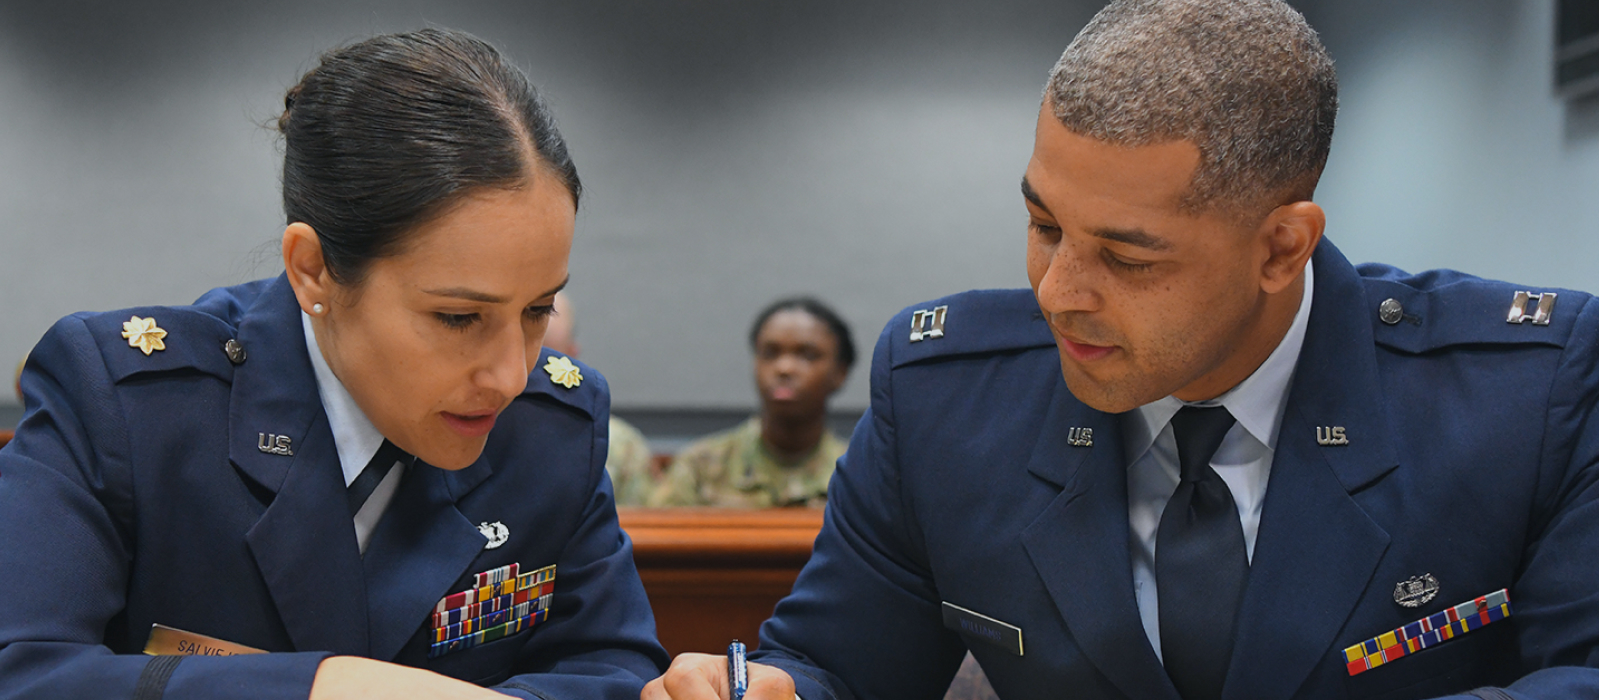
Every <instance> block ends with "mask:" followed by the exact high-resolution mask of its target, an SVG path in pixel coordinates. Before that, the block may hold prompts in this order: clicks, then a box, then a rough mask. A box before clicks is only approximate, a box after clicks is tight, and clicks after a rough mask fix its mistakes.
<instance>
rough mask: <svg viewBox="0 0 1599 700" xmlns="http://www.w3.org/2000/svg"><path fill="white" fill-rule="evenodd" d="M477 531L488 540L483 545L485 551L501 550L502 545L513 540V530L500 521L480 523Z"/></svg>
mask: <svg viewBox="0 0 1599 700" xmlns="http://www.w3.org/2000/svg"><path fill="white" fill-rule="evenodd" d="M477 531H478V532H481V533H483V539H486V540H488V542H485V543H484V544H483V548H484V549H499V548H500V545H502V544H505V541H506V540H509V539H511V528H508V527H506V526H505V523H502V522H500V521H498V520H496V521H494V522H492V523H478V524H477Z"/></svg>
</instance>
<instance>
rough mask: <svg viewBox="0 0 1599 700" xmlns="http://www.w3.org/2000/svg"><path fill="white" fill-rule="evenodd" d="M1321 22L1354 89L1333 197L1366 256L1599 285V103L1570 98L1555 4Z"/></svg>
mask: <svg viewBox="0 0 1599 700" xmlns="http://www.w3.org/2000/svg"><path fill="white" fill-rule="evenodd" d="M1306 14H1307V16H1309V18H1310V20H1311V22H1312V24H1313V25H1315V26H1316V27H1317V28H1318V29H1319V30H1320V31H1321V33H1322V37H1323V41H1324V42H1325V43H1326V45H1327V47H1328V50H1329V51H1330V52H1331V53H1332V54H1333V57H1334V59H1335V60H1336V61H1337V66H1338V73H1339V79H1340V82H1341V83H1342V85H1341V91H1340V92H1341V97H1342V102H1343V108H1342V110H1341V112H1340V114H1339V117H1338V128H1337V132H1336V134H1335V135H1334V136H1333V150H1332V157H1331V158H1330V159H1329V162H1328V167H1327V172H1326V174H1325V175H1324V176H1323V178H1322V185H1321V189H1320V191H1319V192H1318V193H1317V194H1318V196H1317V199H1318V200H1320V202H1321V204H1322V206H1323V207H1324V208H1326V209H1327V211H1328V215H1329V223H1328V236H1330V237H1331V238H1332V239H1333V240H1334V241H1335V242H1336V243H1337V244H1338V245H1339V247H1340V248H1342V249H1343V251H1344V253H1345V254H1346V255H1348V256H1349V257H1350V259H1351V260H1355V261H1357V262H1359V261H1366V260H1376V261H1382V262H1388V263H1391V264H1395V265H1398V266H1400V267H1403V268H1406V269H1409V270H1422V269H1428V268H1434V267H1452V268H1455V269H1459V270H1463V271H1465V272H1470V273H1472V274H1477V275H1483V276H1487V277H1495V278H1501V279H1510V280H1515V281H1519V282H1523V283H1525V284H1530V285H1549V286H1565V287H1575V288H1577V289H1582V290H1585V291H1599V100H1595V99H1593V98H1589V99H1588V100H1585V101H1581V102H1576V103H1567V102H1566V101H1564V100H1562V99H1560V98H1559V97H1557V96H1556V95H1555V94H1554V87H1553V85H1554V77H1553V75H1554V73H1553V65H1554V59H1553V56H1554V48H1553V43H1554V0H1411V1H1407V2H1402V3H1401V2H1389V1H1387V0H1315V2H1313V3H1309V7H1308V8H1307V10H1306ZM1506 303H1507V304H1508V303H1509V302H1508V300H1507V301H1506ZM1507 308H1508V307H1507Z"/></svg>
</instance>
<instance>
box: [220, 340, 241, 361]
mask: <svg viewBox="0 0 1599 700" xmlns="http://www.w3.org/2000/svg"><path fill="white" fill-rule="evenodd" d="M222 352H225V353H227V354H228V362H232V363H233V364H236V365H242V364H244V359H245V357H246V355H245V354H244V346H243V345H240V344H239V341H238V340H235V339H232V338H229V339H228V342H226V343H223V344H222Z"/></svg>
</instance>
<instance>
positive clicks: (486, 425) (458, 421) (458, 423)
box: [439, 411, 498, 437]
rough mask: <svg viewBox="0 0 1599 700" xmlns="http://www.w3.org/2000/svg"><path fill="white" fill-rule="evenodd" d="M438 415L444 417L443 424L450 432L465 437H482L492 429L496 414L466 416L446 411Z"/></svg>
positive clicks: (479, 413)
mask: <svg viewBox="0 0 1599 700" xmlns="http://www.w3.org/2000/svg"><path fill="white" fill-rule="evenodd" d="M439 415H441V416H443V417H444V424H445V425H448V426H450V429H451V430H454V431H455V432H457V433H460V434H461V435H464V436H466V437H483V436H484V435H488V434H489V431H490V430H493V429H494V418H495V416H497V415H498V414H497V413H495V412H494V411H482V412H478V413H467V414H462V413H449V412H447V411H446V412H443V413H440V414H439Z"/></svg>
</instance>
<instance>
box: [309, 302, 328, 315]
mask: <svg viewBox="0 0 1599 700" xmlns="http://www.w3.org/2000/svg"><path fill="white" fill-rule="evenodd" d="M323 311H325V309H323V308H322V305H321V304H312V305H311V315H312V316H321V315H322V312H323Z"/></svg>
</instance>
